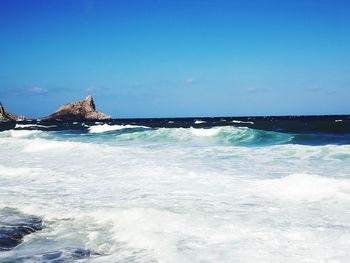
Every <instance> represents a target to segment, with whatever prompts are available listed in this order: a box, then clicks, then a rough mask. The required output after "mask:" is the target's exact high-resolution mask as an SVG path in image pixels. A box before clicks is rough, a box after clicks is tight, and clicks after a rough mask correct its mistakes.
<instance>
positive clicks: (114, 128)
mask: <svg viewBox="0 0 350 263" xmlns="http://www.w3.org/2000/svg"><path fill="white" fill-rule="evenodd" d="M135 128H145V129H146V128H148V127H146V126H137V125H108V124H102V125H95V126H91V127H89V132H90V133H103V132H109V131H119V130H123V129H135Z"/></svg>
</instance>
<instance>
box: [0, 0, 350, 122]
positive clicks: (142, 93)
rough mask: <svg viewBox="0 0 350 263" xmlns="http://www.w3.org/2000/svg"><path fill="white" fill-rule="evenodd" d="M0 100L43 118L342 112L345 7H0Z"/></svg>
mask: <svg viewBox="0 0 350 263" xmlns="http://www.w3.org/2000/svg"><path fill="white" fill-rule="evenodd" d="M0 60H1V63H0V101H1V102H2V103H3V104H4V105H5V106H6V108H7V109H8V110H9V111H12V112H14V113H17V114H22V115H26V116H30V117H40V116H45V115H48V114H49V113H51V112H53V111H54V110H56V109H57V108H58V107H59V106H60V105H61V104H65V103H68V102H71V101H75V100H79V99H82V98H83V97H85V96H86V95H89V94H91V95H93V96H94V98H95V101H96V104H97V107H98V110H101V111H104V112H106V113H109V114H112V115H113V117H116V118H118V117H120V118H124V117H130V118H135V117H180V116H242V115H289V114H293V115H294V114H297V115H299V114H349V113H350V104H349V102H348V101H349V97H350V1H337V0H317V1H316V0H314V1H309V0H293V1H289V0H284V1H280V0H278V1H277V0H276V1H264V0H241V1H234V0H231V1H228V0H215V1H214V0H211V1H209V0H201V1H197V0H191V1H188V0H176V1H175V0H173V1H167V0H158V1H156V0H153V1H152V0H148V1H142V0H139V1H137V0H131V1H122V0H120V1H118V0H113V1H107V0H98V1H97V0H96V1H94V0H85V1H84V0H74V1H72V0H60V1H58V0H57V1H55V0H52V1H49V0H42V1H39V0H35V1H34V0H26V1H23V0H0Z"/></svg>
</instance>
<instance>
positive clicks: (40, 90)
mask: <svg viewBox="0 0 350 263" xmlns="http://www.w3.org/2000/svg"><path fill="white" fill-rule="evenodd" d="M28 91H29V92H30V93H34V94H45V93H47V89H44V88H40V87H31V88H29V89H28Z"/></svg>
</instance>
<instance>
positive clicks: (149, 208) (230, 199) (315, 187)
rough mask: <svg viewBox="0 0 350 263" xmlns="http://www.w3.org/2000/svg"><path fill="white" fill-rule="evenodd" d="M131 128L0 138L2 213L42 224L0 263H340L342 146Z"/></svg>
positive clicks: (346, 149)
mask: <svg viewBox="0 0 350 263" xmlns="http://www.w3.org/2000/svg"><path fill="white" fill-rule="evenodd" d="M167 122H168V120H166V123H167ZM332 122H334V121H332ZM155 123H157V120H154V121H153V122H150V126H152V125H154V126H156V125H155ZM227 123H229V121H227ZM139 124H140V122H135V124H129V125H133V126H132V128H131V127H128V126H127V125H120V126H121V127H122V128H121V127H117V130H115V131H116V132H113V130H112V131H111V132H108V131H107V132H104V131H103V130H105V128H106V127H107V130H108V129H111V126H113V125H108V126H107V125H106V126H103V127H102V128H101V129H100V131H102V132H97V133H93V132H91V131H90V130H88V129H86V128H85V127H83V128H80V126H82V124H81V123H76V124H74V126H76V127H78V128H79V130H59V131H53V132H48V131H40V132H39V133H37V134H36V133H33V131H32V130H14V131H15V133H14V134H15V136H12V131H5V132H1V133H0V161H1V164H0V190H1V191H0V217H1V216H5V215H6V212H4V211H6V209H12V210H15V211H19V213H21V214H28V215H33V216H37V217H40V218H41V219H42V220H43V226H44V228H43V229H42V230H40V231H37V232H35V233H31V234H30V235H27V236H26V237H25V239H24V240H23V241H22V243H21V244H20V245H19V246H18V247H16V248H14V249H13V250H12V251H8V252H4V253H0V262H16V261H18V262H50V261H48V257H50V259H52V260H51V262H55V260H56V261H59V262H75V261H76V262H142V263H154V262H185V263H187V262H191V263H197V262H198V263H199V262H222V263H231V262H232V259H234V260H235V261H237V262H241V263H250V262H259V263H260V262H261V263H265V262H266V263H270V262H305V263H306V262H332V261H334V262H347V260H348V258H349V256H350V255H349V253H348V248H349V247H350V239H349V238H348V232H349V231H350V228H349V227H350V226H349V219H350V217H349V215H348V213H346V211H347V210H346V209H347V208H348V207H350V194H349V193H350V181H349V174H350V154H349V153H350V146H349V145H347V144H343V145H336V144H326V145H322V146H309V145H302V144H296V143H293V142H294V140H295V137H296V136H297V135H294V134H288V133H281V132H274V131H262V130H256V129H250V128H240V127H231V126H220V127H207V126H203V128H202V126H201V128H199V127H178V128H165V127H161V128H160V127H154V128H135V126H143V127H146V126H147V125H145V126H144V125H139ZM188 124H189V125H193V119H191V120H190V121H188ZM85 125H89V127H90V128H92V127H96V126H102V125H101V124H97V125H96V124H95V123H92V124H91V123H86V124H85ZM91 125H93V126H91ZM337 125H338V124H337ZM171 126H176V125H175V124H172V125H171ZM72 127H73V126H69V128H72ZM126 127H128V128H126ZM166 127H168V126H166ZM28 128H30V129H32V127H28ZM38 128H40V127H38ZM113 128H116V127H113ZM23 129H24V128H23ZM87 130H88V131H89V132H87ZM27 131H28V133H26V132H27ZM17 132H19V133H17ZM16 133H17V134H16ZM16 135H20V136H16ZM299 141H300V138H299Z"/></svg>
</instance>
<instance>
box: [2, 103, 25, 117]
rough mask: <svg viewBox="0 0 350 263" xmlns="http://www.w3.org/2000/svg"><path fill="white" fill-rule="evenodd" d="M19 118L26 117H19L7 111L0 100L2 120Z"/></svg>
mask: <svg viewBox="0 0 350 263" xmlns="http://www.w3.org/2000/svg"><path fill="white" fill-rule="evenodd" d="M19 120H24V117H18V116H17V115H15V114H12V113H10V112H6V111H5V109H4V107H3V106H2V104H1V102H0V122H5V121H19Z"/></svg>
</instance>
